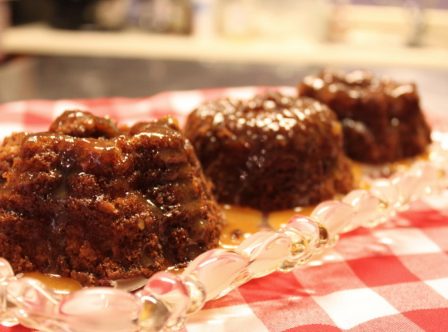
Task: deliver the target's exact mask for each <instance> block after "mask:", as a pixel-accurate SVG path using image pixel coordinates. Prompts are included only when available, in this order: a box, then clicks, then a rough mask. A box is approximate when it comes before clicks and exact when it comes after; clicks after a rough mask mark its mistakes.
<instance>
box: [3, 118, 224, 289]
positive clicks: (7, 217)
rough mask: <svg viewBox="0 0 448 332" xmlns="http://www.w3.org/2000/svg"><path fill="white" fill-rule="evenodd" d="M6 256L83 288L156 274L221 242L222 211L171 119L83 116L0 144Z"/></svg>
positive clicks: (20, 266) (19, 268)
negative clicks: (129, 121)
mask: <svg viewBox="0 0 448 332" xmlns="http://www.w3.org/2000/svg"><path fill="white" fill-rule="evenodd" d="M0 172H1V178H0V179H1V180H0V254H1V256H3V257H5V258H6V259H8V260H9V262H10V263H11V264H12V266H13V268H14V270H15V272H16V273H20V272H29V271H39V272H43V273H56V274H59V275H62V276H67V277H71V278H74V279H76V280H78V281H80V282H81V283H82V284H84V285H92V284H96V285H107V284H109V283H110V281H111V280H117V279H125V278H132V277H140V276H144V277H149V276H151V275H152V274H153V273H155V272H156V271H160V270H163V269H165V268H167V267H169V266H172V265H174V264H178V263H182V262H186V261H188V260H191V259H193V258H194V257H196V256H197V255H198V254H200V253H201V252H203V251H205V250H207V249H210V248H213V247H215V246H217V244H218V238H219V233H220V226H221V221H222V219H221V218H222V217H221V212H220V209H219V207H218V205H217V203H216V201H215V200H214V198H213V197H212V195H211V190H210V185H209V183H208V182H207V181H206V180H205V178H204V176H203V174H202V170H201V168H200V164H199V162H198V160H197V158H196V156H195V154H194V150H193V148H192V146H191V144H190V143H189V142H188V140H186V139H185V137H184V136H183V134H182V133H181V132H180V131H179V128H178V127H177V125H176V124H175V123H174V122H173V120H172V119H170V118H166V119H161V120H158V121H154V122H147V123H138V124H136V125H134V126H133V127H130V128H120V129H119V128H118V127H117V126H116V124H115V123H114V122H113V121H111V120H109V119H107V118H100V117H96V116H93V115H92V114H89V113H86V112H79V111H71V112H66V113H64V114H62V115H61V116H60V117H59V118H58V119H56V120H55V121H54V122H53V124H52V125H51V127H50V130H49V131H48V132H44V133H37V134H25V133H19V134H14V135H12V136H10V137H7V138H6V139H5V140H4V141H3V144H2V145H1V147H0Z"/></svg>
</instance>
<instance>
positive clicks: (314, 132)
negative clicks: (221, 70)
mask: <svg viewBox="0 0 448 332" xmlns="http://www.w3.org/2000/svg"><path fill="white" fill-rule="evenodd" d="M185 133H186V136H187V137H188V139H189V140H190V141H191V142H192V144H193V146H194V148H195V150H196V154H197V155H198V158H199V160H200V161H201V164H202V167H203V170H204V172H205V174H206V176H208V177H209V178H210V179H211V181H212V183H213V185H214V193H215V195H216V197H217V198H218V200H219V201H220V202H222V203H229V204H238V205H243V206H249V207H253V208H256V209H259V210H262V211H272V210H280V209H289V208H293V207H296V206H306V205H310V204H315V203H318V202H320V201H322V200H325V199H328V198H331V197H333V196H334V195H335V194H337V193H345V192H347V191H349V190H350V189H352V186H353V176H352V173H351V166H350V163H349V162H348V160H347V158H346V157H345V156H344V154H343V149H342V130H341V126H340V124H339V122H338V121H337V118H336V116H335V115H334V113H333V112H331V111H330V109H329V108H328V107H327V106H325V105H323V104H321V103H320V102H318V101H315V100H312V99H310V98H296V97H288V96H284V95H281V94H278V93H268V94H265V95H259V96H256V97H254V98H252V99H250V100H244V101H242V100H233V99H229V98H223V99H218V100H215V101H211V102H206V103H205V104H203V105H201V106H200V107H198V108H197V109H196V110H194V111H193V112H192V113H190V115H189V116H188V118H187V122H186V125H185Z"/></svg>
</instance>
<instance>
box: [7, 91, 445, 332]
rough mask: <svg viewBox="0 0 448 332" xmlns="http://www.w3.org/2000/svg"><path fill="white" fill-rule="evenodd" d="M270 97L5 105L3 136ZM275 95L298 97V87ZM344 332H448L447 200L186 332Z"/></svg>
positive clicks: (245, 289)
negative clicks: (95, 118) (65, 119)
mask: <svg viewBox="0 0 448 332" xmlns="http://www.w3.org/2000/svg"><path fill="white" fill-rule="evenodd" d="M267 89H270V88H266V87H262V88H254V87H248V88H230V89H214V90H200V91H185V92H168V93H161V94H158V95H156V96H153V97H150V98H142V99H124V98H112V99H97V100H75V101H73V100H59V101H30V102H13V103H8V104H5V105H3V106H0V133H1V134H2V135H5V134H8V133H10V132H12V131H23V130H26V131H39V130H44V129H45V128H47V126H48V124H49V122H50V121H51V119H52V118H54V117H55V116H57V115H59V114H60V113H61V112H63V111H64V110H66V109H87V110H90V111H92V112H94V113H95V114H99V115H109V116H111V117H112V118H114V119H116V120H118V121H120V122H122V123H123V122H125V123H132V122H135V121H140V120H147V119H148V118H154V117H160V116H164V115H167V114H170V115H173V116H175V117H177V118H179V119H180V121H181V122H183V121H184V119H185V116H186V114H187V113H188V112H189V111H191V110H192V109H193V108H194V107H195V106H197V105H198V104H199V103H201V102H202V101H204V100H206V99H213V98H216V97H220V96H223V95H225V96H231V97H241V98H245V97H250V96H252V95H253V94H254V93H257V92H262V91H266V90H267ZM276 89H281V90H282V91H283V92H284V93H287V94H294V88H289V87H281V88H276ZM446 122H447V121H445V123H446ZM340 330H344V331H448V192H447V193H446V194H443V195H440V196H438V197H431V198H428V199H426V200H425V201H419V202H417V203H415V204H413V206H412V208H411V209H410V210H409V211H407V212H405V213H401V214H400V215H399V216H398V217H396V218H395V219H394V220H390V221H389V222H388V223H386V224H384V225H382V226H381V227H378V228H375V229H359V230H355V231H352V232H350V233H348V234H345V235H343V236H342V238H341V239H340V241H339V242H338V244H337V246H336V247H335V248H334V250H332V251H331V252H328V253H327V254H326V255H325V256H323V257H320V259H319V260H316V261H314V262H312V263H311V264H310V265H309V266H307V267H304V268H298V269H296V270H294V271H293V272H290V273H285V274H283V273H274V274H272V275H270V276H267V277H264V278H260V279H256V280H253V281H251V282H249V283H247V284H246V285H244V286H242V287H240V288H239V289H238V290H235V291H233V292H231V293H230V294H229V295H227V296H226V297H224V298H222V299H220V300H216V301H212V302H210V303H208V304H207V305H206V307H205V308H204V309H203V310H202V311H201V312H199V313H198V314H196V315H194V316H193V317H191V319H190V320H189V322H188V324H187V327H186V331H189V332H199V331H340ZM0 331H3V330H2V328H1V327H0ZM5 331H17V332H18V331H27V330H26V329H23V328H15V329H6V328H5Z"/></svg>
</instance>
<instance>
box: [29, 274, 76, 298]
mask: <svg viewBox="0 0 448 332" xmlns="http://www.w3.org/2000/svg"><path fill="white" fill-rule="evenodd" d="M23 276H24V277H27V278H32V279H35V280H38V281H40V282H41V283H43V284H44V285H45V286H47V287H48V288H51V289H53V290H54V291H55V293H57V294H60V295H65V294H68V293H71V292H73V291H76V290H79V289H81V288H82V286H81V284H80V283H79V282H78V281H76V280H73V279H71V278H64V277H60V276H58V275H55V274H43V273H38V272H29V273H24V274H23Z"/></svg>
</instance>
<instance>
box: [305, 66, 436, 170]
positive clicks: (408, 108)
mask: <svg viewBox="0 0 448 332" xmlns="http://www.w3.org/2000/svg"><path fill="white" fill-rule="evenodd" d="M298 93H299V96H307V97H312V98H315V99H317V100H319V101H321V102H322V103H325V104H326V105H328V106H329V107H330V108H331V109H332V110H333V111H335V112H336V114H337V116H338V118H339V120H340V121H341V124H342V128H343V130H344V148H345V151H346V153H347V154H348V156H349V157H350V158H352V159H354V160H358V161H361V162H367V163H374V164H377V163H386V162H393V161H397V160H400V159H403V158H408V157H414V156H417V155H419V154H421V153H424V152H425V150H426V147H427V146H428V144H429V143H430V142H431V138H430V133H431V131H430V128H429V126H428V124H427V122H426V120H425V117H424V115H423V113H422V110H421V108H420V101H419V96H418V93H417V87H416V85H415V84H413V83H399V82H395V81H392V80H389V79H385V78H378V77H375V76H373V75H372V74H371V73H369V72H366V71H360V70H357V71H352V72H349V73H347V74H344V73H339V72H332V71H322V72H321V73H320V74H319V75H316V76H308V77H305V79H304V80H303V82H301V83H300V84H299V87H298Z"/></svg>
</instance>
